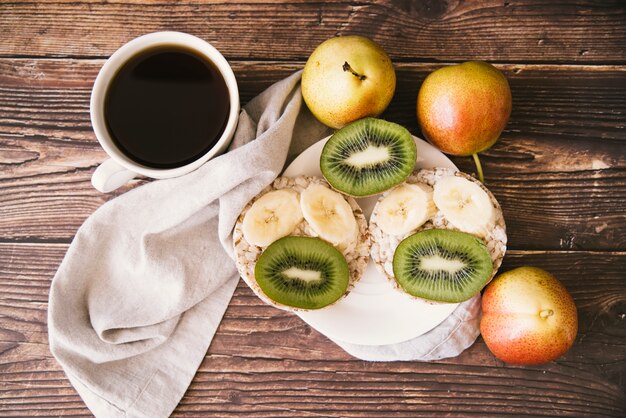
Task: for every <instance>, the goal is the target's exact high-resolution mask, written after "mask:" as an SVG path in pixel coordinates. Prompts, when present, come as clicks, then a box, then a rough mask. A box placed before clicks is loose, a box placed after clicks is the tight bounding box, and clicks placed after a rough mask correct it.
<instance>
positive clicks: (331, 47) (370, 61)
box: [301, 36, 396, 128]
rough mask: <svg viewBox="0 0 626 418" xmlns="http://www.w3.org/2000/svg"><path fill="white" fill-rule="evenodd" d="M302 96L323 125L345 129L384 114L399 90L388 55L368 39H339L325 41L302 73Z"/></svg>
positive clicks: (348, 37)
mask: <svg viewBox="0 0 626 418" xmlns="http://www.w3.org/2000/svg"><path fill="white" fill-rule="evenodd" d="M301 85H302V97H303V98H304V102H305V103H306V105H307V107H308V108H309V110H311V113H313V115H314V116H315V117H316V118H317V119H318V120H319V121H320V122H322V123H323V124H325V125H327V126H330V127H332V128H341V127H343V126H345V125H347V124H348V123H350V122H353V121H355V120H357V119H361V118H364V117H368V116H378V115H380V114H381V113H382V112H383V111H384V110H385V109H386V108H387V106H388V105H389V102H391V99H392V97H393V94H394V92H395V89H396V73H395V70H394V68H393V64H392V63H391V59H390V58H389V56H388V55H387V53H386V52H385V51H384V50H383V49H382V48H381V47H380V46H379V45H378V44H377V43H375V42H374V41H372V40H371V39H369V38H366V37H364V36H338V37H335V38H330V39H328V40H326V41H324V42H322V43H321V44H320V45H319V46H318V47H317V48H315V50H314V51H313V53H312V54H311V56H310V57H309V59H308V60H307V62H306V64H305V66H304V71H303V73H302V84H301Z"/></svg>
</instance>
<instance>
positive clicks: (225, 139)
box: [89, 31, 240, 179]
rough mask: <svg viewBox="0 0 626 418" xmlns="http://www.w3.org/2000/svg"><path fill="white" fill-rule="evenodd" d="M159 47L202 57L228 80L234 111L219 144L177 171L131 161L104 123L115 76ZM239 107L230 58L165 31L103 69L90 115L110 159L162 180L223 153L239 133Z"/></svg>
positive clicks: (131, 45) (125, 49) (127, 48)
mask: <svg viewBox="0 0 626 418" xmlns="http://www.w3.org/2000/svg"><path fill="white" fill-rule="evenodd" d="M157 45H181V46H185V47H187V48H191V49H193V50H194V51H196V52H198V53H200V54H202V55H203V56H205V57H206V58H207V59H208V60H210V61H211V62H212V63H213V64H214V65H215V66H216V67H217V69H218V70H219V72H220V74H221V75H222V77H224V81H225V82H226V87H227V89H228V92H229V100H230V111H229V114H228V122H227V123H226V127H225V128H224V131H223V132H222V135H221V136H220V138H219V139H218V141H217V142H216V143H215V145H213V146H212V147H211V149H209V150H208V151H207V152H206V153H205V154H204V155H202V156H201V157H200V158H198V159H196V160H194V161H192V162H190V163H188V164H185V165H183V166H180V167H174V168H154V167H148V166H145V165H142V164H139V163H137V162H136V161H134V160H132V159H130V158H129V157H127V156H126V155H125V154H124V153H122V152H121V151H120V150H119V149H118V148H117V147H116V146H115V144H114V143H113V140H112V138H111V136H110V135H109V131H108V129H107V127H106V122H105V121H104V100H105V95H106V91H107V88H108V85H109V83H110V82H111V80H112V79H113V77H114V76H115V74H117V71H118V70H119V69H120V68H121V66H122V65H124V63H126V62H127V61H128V60H129V59H130V58H131V57H133V56H135V55H136V54H137V53H138V52H139V51H141V50H144V49H146V48H150V47H153V46H157ZM239 106H240V103H239V88H238V86H237V80H236V78H235V74H234V72H233V70H232V68H231V67H230V65H229V64H228V61H226V58H224V56H223V55H222V54H221V53H220V52H219V51H218V50H217V49H216V48H215V47H214V46H213V45H211V44H210V43H209V42H207V41H205V40H204V39H201V38H198V37H197V36H194V35H190V34H188V33H183V32H172V31H162V32H152V33H148V34H145V35H142V36H139V37H137V38H135V39H132V40H130V41H129V42H127V43H126V44H124V45H122V46H121V47H120V48H119V49H118V50H116V51H115V52H114V53H113V54H112V55H111V56H110V57H109V59H108V60H107V61H106V62H105V63H104V65H103V66H102V67H101V68H100V71H99V72H98V75H97V77H96V80H95V81H94V84H93V88H92V91H91V98H90V103H89V113H90V118H91V125H92V127H93V130H94V132H95V134H96V139H97V140H98V143H100V146H101V147H102V148H103V149H104V151H105V152H106V153H107V154H108V155H109V157H111V158H112V159H113V160H114V161H115V162H117V163H118V164H120V165H121V166H122V167H124V168H126V169H128V170H130V171H133V172H135V173H138V174H141V175H144V176H147V177H151V178H156V179H160V178H170V177H177V176H180V175H183V174H186V173H189V172H191V171H193V170H195V169H196V168H198V167H200V166H201V165H202V164H204V163H205V162H207V161H208V160H209V159H211V158H212V157H214V156H215V155H216V154H218V153H219V152H221V151H223V150H224V148H225V147H226V145H227V144H228V143H229V142H230V140H231V138H232V136H233V134H234V132H235V128H236V127H237V120H238V117H239V110H240V109H239Z"/></svg>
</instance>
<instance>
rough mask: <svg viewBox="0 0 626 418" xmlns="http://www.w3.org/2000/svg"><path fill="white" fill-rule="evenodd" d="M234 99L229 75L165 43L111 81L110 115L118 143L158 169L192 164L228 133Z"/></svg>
mask: <svg viewBox="0 0 626 418" xmlns="http://www.w3.org/2000/svg"><path fill="white" fill-rule="evenodd" d="M229 111H230V100H229V95H228V89H227V87H226V82H225V81H224V78H223V77H222V75H221V74H220V72H219V71H218V70H217V68H215V67H214V65H213V64H212V63H211V62H209V61H208V60H207V59H206V58H205V57H202V56H201V55H199V54H198V53H197V52H195V51H193V50H191V49H186V48H184V47H180V46H175V45H173V46H159V47H155V48H153V49H149V50H146V51H143V52H141V53H139V54H138V55H136V56H134V57H133V58H131V59H130V60H129V61H128V62H126V63H125V64H124V65H123V66H122V67H121V68H120V70H119V71H118V72H117V74H116V75H115V77H113V80H112V81H111V83H110V85H109V88H108V90H107V93H106V97H105V103H104V117H105V121H106V124H107V128H108V130H109V134H110V135H111V137H112V139H113V141H114V142H115V144H116V145H117V147H118V148H119V149H120V150H121V151H122V152H123V153H124V154H126V156H127V157H129V158H130V159H132V160H133V161H135V162H137V163H139V164H142V165H145V166H148V167H153V168H174V167H180V166H183V165H186V164H188V163H190V162H192V161H194V160H196V159H198V158H199V157H201V156H202V155H203V154H205V153H206V152H207V151H208V150H209V149H210V148H211V147H213V146H214V145H215V143H216V142H217V140H218V139H219V138H220V136H221V135H222V132H223V131H224V128H225V127H226V123H227V121H228V114H229Z"/></svg>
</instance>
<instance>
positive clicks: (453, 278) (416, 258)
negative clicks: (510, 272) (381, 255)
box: [393, 229, 493, 303]
mask: <svg viewBox="0 0 626 418" xmlns="http://www.w3.org/2000/svg"><path fill="white" fill-rule="evenodd" d="M393 274H394V276H395V278H396V281H397V282H398V284H399V285H400V287H402V289H404V290H405V291H406V292H407V293H409V294H410V295H413V296H417V297H419V298H422V299H428V300H432V301H437V302H450V303H456V302H462V301H464V300H467V299H469V298H471V297H472V296H474V295H475V294H476V293H478V292H480V290H481V289H482V288H483V287H484V286H485V284H487V282H488V281H489V279H490V278H491V276H492V274H493V265H492V263H491V256H490V255H489V251H488V250H487V247H486V246H485V244H484V243H483V242H482V241H481V240H480V239H478V238H476V237H475V236H473V235H470V234H466V233H465V232H458V231H450V230H447V229H428V230H425V231H422V232H418V233H415V234H413V235H410V236H409V237H407V238H405V239H404V240H402V242H400V244H399V245H398V248H396V251H395V253H394V256H393Z"/></svg>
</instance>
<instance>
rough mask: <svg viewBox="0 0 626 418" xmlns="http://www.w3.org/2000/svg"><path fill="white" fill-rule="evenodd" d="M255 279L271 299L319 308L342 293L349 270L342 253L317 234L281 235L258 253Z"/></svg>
mask: <svg viewBox="0 0 626 418" xmlns="http://www.w3.org/2000/svg"><path fill="white" fill-rule="evenodd" d="M254 275H255V278H256V282H257V284H258V285H259V287H260V288H261V290H262V291H263V293H265V294H266V295H267V297H269V298H270V299H272V300H273V301H275V302H278V303H281V304H283V305H287V306H291V307H294V308H302V309H319V308H323V307H324V306H328V305H330V304H331V303H333V302H335V301H337V300H338V299H339V298H340V297H341V296H343V295H344V294H345V293H346V290H347V288H348V283H349V281H350V270H349V268H348V263H347V262H346V259H345V258H344V256H343V254H341V253H340V252H339V250H337V249H336V248H335V247H333V246H332V245H331V244H329V243H327V242H326V241H323V240H321V239H319V238H311V237H294V236H289V237H284V238H281V239H279V240H277V241H275V242H273V243H272V244H270V246H269V247H267V249H266V250H265V251H264V252H263V254H261V256H260V257H259V260H258V261H257V263H256V266H255V268H254Z"/></svg>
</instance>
